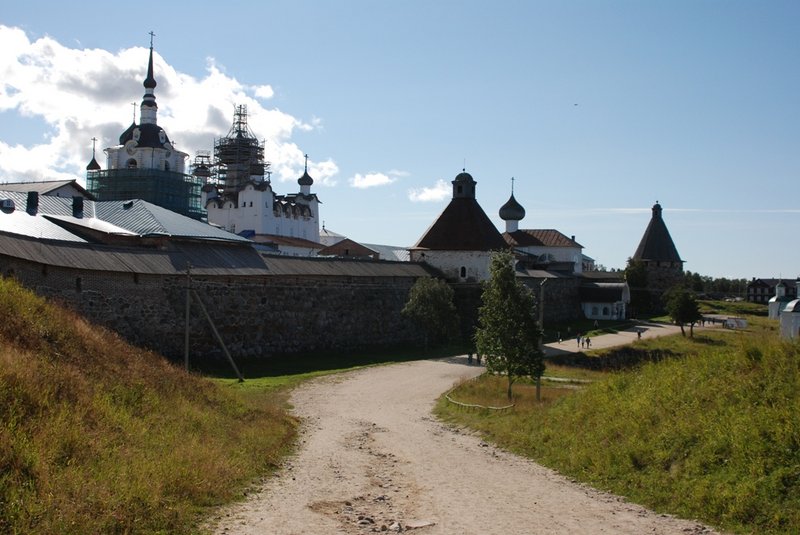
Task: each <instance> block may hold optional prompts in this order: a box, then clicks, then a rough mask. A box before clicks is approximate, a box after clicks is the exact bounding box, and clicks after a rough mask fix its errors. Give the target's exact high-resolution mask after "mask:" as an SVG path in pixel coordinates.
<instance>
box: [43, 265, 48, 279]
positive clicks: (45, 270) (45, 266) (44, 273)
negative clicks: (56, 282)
mask: <svg viewBox="0 0 800 535" xmlns="http://www.w3.org/2000/svg"><path fill="white" fill-rule="evenodd" d="M42 275H43V276H45V277H46V276H47V264H42Z"/></svg>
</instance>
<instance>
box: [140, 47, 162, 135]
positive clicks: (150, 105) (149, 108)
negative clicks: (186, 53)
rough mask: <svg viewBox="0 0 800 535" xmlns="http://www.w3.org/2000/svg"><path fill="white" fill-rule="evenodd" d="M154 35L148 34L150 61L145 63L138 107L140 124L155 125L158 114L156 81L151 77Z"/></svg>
mask: <svg viewBox="0 0 800 535" xmlns="http://www.w3.org/2000/svg"><path fill="white" fill-rule="evenodd" d="M154 35H155V34H154V33H153V32H150V59H149V61H148V63H147V78H145V79H144V84H143V85H144V96H143V97H142V105H141V107H140V110H141V111H140V117H141V122H142V124H156V114H157V112H158V104H156V95H155V93H154V90H155V88H156V85H158V84H156V79H155V77H154V76H153V36H154Z"/></svg>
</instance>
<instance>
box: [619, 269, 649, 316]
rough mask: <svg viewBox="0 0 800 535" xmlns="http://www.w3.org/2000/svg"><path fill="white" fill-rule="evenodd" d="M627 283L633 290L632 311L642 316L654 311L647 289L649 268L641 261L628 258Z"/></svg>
mask: <svg viewBox="0 0 800 535" xmlns="http://www.w3.org/2000/svg"><path fill="white" fill-rule="evenodd" d="M625 281H626V282H627V283H628V286H629V287H630V289H631V311H632V312H633V313H634V314H641V313H643V312H647V311H650V310H652V308H653V299H652V297H651V295H650V291H649V290H648V289H647V266H645V265H644V262H642V261H641V260H634V259H633V258H628V263H627V265H626V266H625Z"/></svg>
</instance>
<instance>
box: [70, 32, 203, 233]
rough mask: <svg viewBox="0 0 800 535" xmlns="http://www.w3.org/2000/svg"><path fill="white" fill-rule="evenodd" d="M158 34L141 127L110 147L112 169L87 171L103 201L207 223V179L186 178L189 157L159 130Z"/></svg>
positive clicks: (89, 183) (91, 165)
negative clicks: (134, 203) (203, 192)
mask: <svg viewBox="0 0 800 535" xmlns="http://www.w3.org/2000/svg"><path fill="white" fill-rule="evenodd" d="M153 35H154V34H153V33H152V32H151V33H150V55H149V58H148V63H147V75H146V77H145V79H144V82H143V85H144V96H143V97H142V102H141V104H140V106H139V123H138V124H137V123H136V119H135V117H134V120H133V122H132V123H131V125H130V126H129V127H128V128H127V129H126V130H125V131H124V132H123V133H122V135H120V137H119V143H118V144H117V145H115V146H112V147H108V148H107V149H106V150H105V152H106V155H107V159H106V169H105V170H103V169H100V166H99V165H98V164H97V161H96V160H95V159H94V150H92V161H91V162H90V163H89V165H88V166H87V175H86V184H87V189H88V190H89V192H91V193H92V194H93V195H94V196H95V198H96V199H97V200H99V201H113V200H129V199H143V200H145V201H148V202H151V203H153V204H157V205H159V206H161V207H163V208H167V209H168V210H172V211H174V212H178V213H180V214H183V215H187V216H189V217H193V218H195V219H201V218H202V217H203V216H204V212H203V209H202V206H201V202H200V201H201V197H200V188H201V187H202V185H203V183H202V179H199V178H197V177H194V176H191V175H187V174H185V168H186V158H187V157H188V156H189V155H188V154H187V153H185V152H182V151H180V150H178V149H176V148H175V146H174V145H173V143H172V141H170V139H169V137H168V136H167V133H166V132H165V131H164V129H163V128H162V127H161V126H159V125H158V104H157V103H156V96H155V89H156V86H157V85H158V84H157V82H156V78H155V74H154V69H153Z"/></svg>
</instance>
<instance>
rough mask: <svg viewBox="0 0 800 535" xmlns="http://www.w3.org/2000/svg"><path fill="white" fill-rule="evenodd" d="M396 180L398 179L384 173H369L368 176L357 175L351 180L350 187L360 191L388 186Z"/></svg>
mask: <svg viewBox="0 0 800 535" xmlns="http://www.w3.org/2000/svg"><path fill="white" fill-rule="evenodd" d="M395 180H397V179H396V178H392V177H390V176H389V175H385V174H383V173H367V174H366V175H362V174H360V173H356V174H355V176H353V177H352V178H351V179H350V186H352V187H354V188H359V189H366V188H374V187H376V186H386V185H387V184H391V183H392V182H394V181H395Z"/></svg>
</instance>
